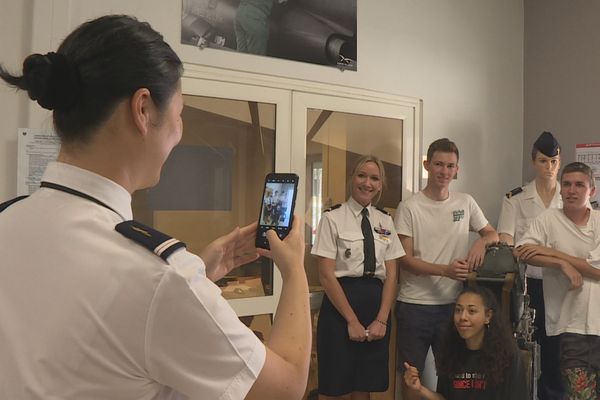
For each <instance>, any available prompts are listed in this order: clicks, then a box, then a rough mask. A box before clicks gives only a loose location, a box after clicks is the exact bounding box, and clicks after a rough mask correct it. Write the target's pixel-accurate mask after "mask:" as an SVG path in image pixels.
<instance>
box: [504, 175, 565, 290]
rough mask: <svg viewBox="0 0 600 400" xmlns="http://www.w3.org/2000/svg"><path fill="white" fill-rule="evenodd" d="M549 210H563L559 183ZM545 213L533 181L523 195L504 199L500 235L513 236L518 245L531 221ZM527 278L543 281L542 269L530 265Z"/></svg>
mask: <svg viewBox="0 0 600 400" xmlns="http://www.w3.org/2000/svg"><path fill="white" fill-rule="evenodd" d="M548 208H562V199H561V197H560V184H559V183H558V182H557V183H556V191H555V192H554V197H552V200H551V201H550V205H549V206H548ZM544 211H546V206H545V205H544V202H543V201H542V199H541V197H540V195H539V194H538V192H537V189H536V187H535V180H534V181H531V182H529V183H528V184H527V185H525V186H523V191H522V192H521V193H518V194H516V195H514V196H511V197H510V198H507V197H506V196H504V198H503V199H502V209H501V210H500V217H499V218H498V233H506V234H509V235H511V236H512V237H513V239H514V243H517V242H518V241H519V240H520V239H521V238H522V237H523V235H525V232H527V228H529V224H531V221H533V219H534V218H535V217H537V216H538V215H540V214H541V213H542V212H544ZM527 276H528V277H530V278H535V279H542V268H540V267H536V266H533V265H528V266H527Z"/></svg>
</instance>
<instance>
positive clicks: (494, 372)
mask: <svg viewBox="0 0 600 400" xmlns="http://www.w3.org/2000/svg"><path fill="white" fill-rule="evenodd" d="M464 293H473V294H476V295H478V296H479V297H480V298H481V300H482V302H483V305H484V307H485V310H486V311H487V310H492V318H491V319H490V323H489V325H488V327H487V329H486V331H485V334H484V337H483V344H482V346H481V349H480V360H481V370H482V372H483V373H484V374H485V376H486V377H487V380H488V384H489V385H490V387H494V386H499V385H500V384H502V382H503V381H504V379H505V377H506V375H507V373H508V369H509V367H510V363H511V360H512V359H513V357H514V354H515V352H516V351H518V350H517V347H516V344H515V341H514V338H513V337H512V335H511V333H510V329H509V327H508V322H507V321H505V320H504V318H503V317H502V314H501V313H500V312H499V310H498V302H497V301H496V298H495V296H494V294H493V293H492V292H491V291H490V290H489V289H487V288H485V287H481V286H475V287H465V288H464V289H463V291H462V292H461V293H460V294H459V296H458V297H460V296H461V295H463V294H464ZM447 332H448V334H447V335H446V338H445V340H444V342H443V344H442V353H441V357H440V360H439V362H438V373H439V375H440V376H448V377H450V378H451V377H452V375H453V373H454V372H455V371H458V370H459V369H460V368H461V367H462V364H463V363H464V362H465V360H466V358H467V352H468V350H467V346H466V343H465V340H464V339H463V338H461V337H460V335H459V334H458V331H457V330H456V326H455V325H454V318H452V319H451V320H450V324H449V327H448V331H447Z"/></svg>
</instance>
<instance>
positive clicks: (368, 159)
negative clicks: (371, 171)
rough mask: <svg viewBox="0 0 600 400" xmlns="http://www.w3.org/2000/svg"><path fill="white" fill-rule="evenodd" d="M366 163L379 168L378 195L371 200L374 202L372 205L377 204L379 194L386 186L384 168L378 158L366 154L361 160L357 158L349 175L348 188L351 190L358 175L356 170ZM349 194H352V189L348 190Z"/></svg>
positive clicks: (379, 197)
mask: <svg viewBox="0 0 600 400" xmlns="http://www.w3.org/2000/svg"><path fill="white" fill-rule="evenodd" d="M368 162H372V163H374V164H375V165H377V167H378V168H379V177H380V178H381V189H380V190H379V193H377V195H376V196H375V198H374V199H373V200H374V201H373V204H377V202H378V201H379V200H380V199H381V193H382V192H383V188H384V187H385V185H386V182H385V168H384V167H383V162H382V161H381V160H380V159H379V157H376V156H374V155H371V154H368V155H365V156H362V157H361V158H359V159H358V160H357V161H356V163H355V164H354V168H352V173H351V174H350V181H349V182H348V187H350V188H352V181H353V180H354V178H355V177H356V175H357V174H358V170H359V169H360V168H361V167H362V166H363V165H365V164H366V163H368ZM350 193H352V189H351V190H350Z"/></svg>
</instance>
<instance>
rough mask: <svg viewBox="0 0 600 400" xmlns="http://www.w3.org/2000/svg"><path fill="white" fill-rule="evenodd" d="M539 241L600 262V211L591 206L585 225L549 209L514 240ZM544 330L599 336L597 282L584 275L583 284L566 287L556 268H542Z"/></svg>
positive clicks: (595, 263) (599, 287) (593, 262)
mask: <svg viewBox="0 0 600 400" xmlns="http://www.w3.org/2000/svg"><path fill="white" fill-rule="evenodd" d="M526 243H534V244H539V245H542V246H546V247H551V248H554V249H557V250H560V251H562V252H563V253H566V254H569V255H571V256H574V257H581V258H585V259H587V260H588V261H589V262H590V264H591V265H593V266H595V267H596V268H598V267H599V266H600V260H599V257H600V251H599V246H600V211H596V210H590V218H589V220H588V223H587V224H586V226H577V225H575V224H574V223H573V222H572V221H571V220H570V219H569V218H567V216H566V215H565V214H564V212H563V210H562V209H550V210H546V211H544V212H543V213H541V214H540V215H539V216H538V217H537V218H535V219H534V220H533V221H532V222H531V225H530V226H529V230H528V231H527V232H526V233H525V235H524V236H523V238H522V239H521V240H520V241H519V242H518V243H517V245H522V244H526ZM542 273H543V277H544V279H543V284H544V303H545V305H546V332H547V333H548V336H555V335H559V334H561V333H565V332H570V333H579V334H582V335H596V336H600V312H599V311H598V305H599V304H600V282H598V281H595V280H592V279H589V278H583V286H582V287H581V288H579V289H574V290H569V286H570V283H569V280H568V278H567V277H566V276H565V275H564V274H563V273H562V272H561V271H560V270H559V269H557V268H542Z"/></svg>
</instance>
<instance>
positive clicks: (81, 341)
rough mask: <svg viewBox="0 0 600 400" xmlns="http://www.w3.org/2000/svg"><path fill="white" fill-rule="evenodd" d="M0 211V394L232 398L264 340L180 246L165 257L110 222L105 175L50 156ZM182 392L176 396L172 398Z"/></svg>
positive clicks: (120, 194) (245, 386) (250, 379)
mask: <svg viewBox="0 0 600 400" xmlns="http://www.w3.org/2000/svg"><path fill="white" fill-rule="evenodd" d="M43 180H45V181H49V182H53V183H57V184H61V185H64V186H67V187H70V188H72V189H75V190H78V191H80V192H83V193H86V194H88V195H90V196H92V197H94V198H96V199H98V200H100V201H102V202H104V203H105V204H107V205H108V206H110V207H111V208H113V209H114V210H115V211H116V213H115V212H113V211H110V210H109V209H107V208H105V207H102V206H100V205H98V204H96V203H94V202H92V201H90V200H86V199H83V198H80V197H77V196H74V195H71V194H68V193H64V192H61V191H57V190H53V189H49V188H41V189H39V190H38V191H36V192H35V193H34V194H33V195H31V196H30V197H29V198H27V199H25V200H22V201H20V202H17V203H15V204H13V205H11V206H10V207H9V208H8V209H6V210H5V211H4V212H2V213H0V243H1V246H2V252H1V253H2V254H1V258H2V262H1V263H0V321H1V322H0V355H1V356H0V398H1V399H40V400H42V399H44V400H46V399H62V400H68V399H73V400H87V399H90V400H91V399H94V400H100V399H102V400H106V399H110V400H119V399H123V400H131V399H136V400H143V399H148V400H150V399H166V398H172V396H174V395H175V394H178V395H180V394H183V395H184V398H185V397H189V398H191V399H242V398H244V397H245V395H246V393H247V392H248V390H249V389H250V387H251V386H252V384H253V383H254V381H255V380H256V378H257V376H258V374H259V373H260V371H261V369H262V366H263V364H264V360H265V354H266V351H265V347H264V346H263V344H262V343H261V342H260V341H259V340H258V339H257V338H256V336H255V335H254V334H253V333H252V332H251V331H250V330H249V329H248V328H246V327H245V326H244V325H243V324H242V323H241V322H240V321H239V319H238V318H237V316H236V315H235V313H234V311H233V310H232V309H231V308H230V307H229V305H228V303H227V302H226V300H224V299H223V297H222V296H221V292H220V290H219V288H218V287H217V286H216V285H215V284H213V283H212V282H211V281H209V280H208V279H207V278H206V275H205V266H204V263H203V262H202V260H201V259H200V258H198V257H196V256H195V255H193V254H190V253H188V252H187V251H186V250H184V249H179V250H176V251H175V252H174V253H173V254H172V255H171V256H170V257H169V258H168V259H167V261H163V259H161V258H159V257H158V256H156V255H155V254H153V253H152V252H151V251H149V250H147V249H146V248H144V247H142V246H141V245H139V244H137V243H135V242H133V241H131V240H129V239H127V238H126V237H124V236H122V235H121V234H119V233H118V232H116V231H115V225H116V224H118V223H120V222H122V221H123V220H125V219H131V216H132V212H131V206H130V202H131V197H130V195H129V193H128V192H127V191H126V190H125V189H124V188H123V187H121V186H119V185H117V184H116V183H114V182H112V181H110V180H108V179H106V178H104V177H101V176H99V175H96V174H93V173H91V172H89V171H86V170H83V169H79V168H76V167H73V166H70V165H66V164H61V163H52V164H50V165H49V166H48V168H47V170H46V172H45V174H44V177H43ZM179 398H181V397H179Z"/></svg>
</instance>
